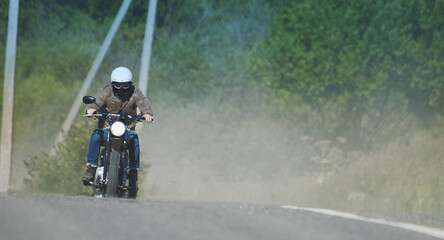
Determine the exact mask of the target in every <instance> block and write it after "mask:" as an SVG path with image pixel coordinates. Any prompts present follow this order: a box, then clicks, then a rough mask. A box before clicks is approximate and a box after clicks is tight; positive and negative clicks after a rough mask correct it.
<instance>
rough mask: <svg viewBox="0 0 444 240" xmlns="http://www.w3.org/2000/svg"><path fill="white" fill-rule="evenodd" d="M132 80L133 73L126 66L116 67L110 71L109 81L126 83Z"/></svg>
mask: <svg viewBox="0 0 444 240" xmlns="http://www.w3.org/2000/svg"><path fill="white" fill-rule="evenodd" d="M132 81H133V74H132V73H131V71H130V70H129V69H128V68H126V67H118V68H116V69H114V70H113V72H112V73H111V82H116V83H126V82H132Z"/></svg>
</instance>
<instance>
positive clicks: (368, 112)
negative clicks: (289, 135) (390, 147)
mask: <svg viewBox="0 0 444 240" xmlns="http://www.w3.org/2000/svg"><path fill="white" fill-rule="evenodd" d="M432 2H433V4H426V3H430V2H429V1H407V2H406V1H390V2H386V1H376V2H375V1H365V2H362V1H347V0H344V1H303V2H295V1H286V3H285V7H283V9H282V11H281V12H280V13H279V14H278V15H277V17H276V19H275V21H274V23H273V25H272V27H271V28H270V29H271V30H270V33H269V37H268V38H267V39H266V40H265V41H263V42H261V43H260V44H258V46H257V49H256V50H255V51H253V52H252V61H251V63H250V71H251V72H252V74H253V76H254V77H255V78H257V79H259V80H260V81H261V82H263V83H264V84H265V85H266V86H268V87H270V88H272V89H274V90H275V94H274V95H273V97H277V98H281V101H284V102H287V106H288V107H289V106H292V105H295V104H297V105H308V106H309V111H310V112H311V111H314V112H315V113H316V115H317V117H315V118H314V119H307V121H310V122H314V123H315V124H311V125H312V127H313V129H316V130H314V131H313V132H312V134H313V135H315V136H317V137H318V138H331V137H332V136H333V137H334V136H338V135H339V136H344V137H346V138H347V139H348V140H350V141H349V142H350V143H351V144H354V145H355V146H353V147H358V148H368V147H370V148H371V147H374V143H375V142H376V141H380V140H381V138H380V137H382V138H383V136H381V134H383V132H384V131H385V130H386V129H382V128H381V126H382V125H384V124H387V122H386V121H385V119H384V118H386V116H390V115H391V114H393V111H392V110H394V109H397V108H399V107H401V109H404V106H405V105H406V104H407V105H408V106H409V109H410V110H412V107H413V106H415V109H417V110H418V109H421V113H420V114H418V115H417V117H418V118H433V115H434V114H438V113H439V112H438V111H436V109H442V108H443V107H444V104H443V101H442V100H440V99H441V96H440V93H442V92H443V90H444V85H442V84H443V82H444V81H442V79H440V78H441V76H442V74H440V73H441V71H442V69H443V68H442V67H441V68H440V67H438V66H442V63H443V62H444V57H443V55H442V54H434V55H431V52H432V51H435V52H441V53H442V51H439V50H441V49H442V45H443V40H442V39H443V38H440V37H439V36H441V34H442V31H440V29H441V28H442V27H441V26H442V23H444V22H443V17H442V14H437V11H439V10H440V9H441V8H442V2H440V1H432ZM426 22H433V24H431V25H428V26H425V25H426V24H425V23H426ZM432 46H433V47H432ZM431 49H433V50H431ZM436 50H438V51H436ZM422 73H425V74H422ZM432 86H433V87H432ZM432 88H433V90H432ZM283 91H288V94H283V93H282V92H283ZM405 111H407V109H404V111H402V112H399V111H398V112H399V114H398V115H396V116H397V117H399V118H400V119H401V118H404V117H405V116H406V115H407V113H406V112H405ZM296 112H297V114H300V113H301V111H299V110H297V111H296ZM424 113H426V115H424ZM426 120H428V119H426ZM330 123H334V124H333V125H331V124H330ZM426 123H427V124H430V122H427V121H426ZM403 130H406V129H398V130H396V131H398V132H399V131H403ZM356 143H361V144H359V145H357V144H356Z"/></svg>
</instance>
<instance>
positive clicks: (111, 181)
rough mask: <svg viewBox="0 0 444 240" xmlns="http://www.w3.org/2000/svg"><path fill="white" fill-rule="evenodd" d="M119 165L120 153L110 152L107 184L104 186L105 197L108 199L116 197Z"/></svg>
mask: <svg viewBox="0 0 444 240" xmlns="http://www.w3.org/2000/svg"><path fill="white" fill-rule="evenodd" d="M119 163H120V153H119V152H117V151H113V152H111V155H110V158H109V171H108V184H107V186H106V195H107V196H108V197H118V195H117V188H118V186H119Z"/></svg>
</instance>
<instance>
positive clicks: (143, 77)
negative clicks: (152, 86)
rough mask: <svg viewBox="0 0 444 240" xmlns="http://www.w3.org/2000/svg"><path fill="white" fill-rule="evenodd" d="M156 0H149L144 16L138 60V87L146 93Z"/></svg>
mask: <svg viewBox="0 0 444 240" xmlns="http://www.w3.org/2000/svg"><path fill="white" fill-rule="evenodd" d="M156 8H157V0H150V2H149V6H148V15H147V17H146V26H145V39H144V40H143V50H142V59H141V62H140V75H139V88H140V90H141V91H142V92H143V94H144V95H146V93H147V91H148V81H149V69H150V59H151V49H152V46H153V35H154V23H155V20H156Z"/></svg>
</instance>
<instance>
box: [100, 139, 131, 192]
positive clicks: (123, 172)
mask: <svg viewBox="0 0 444 240" xmlns="http://www.w3.org/2000/svg"><path fill="white" fill-rule="evenodd" d="M104 145H105V147H104V149H103V150H102V152H101V153H100V167H103V176H102V178H101V182H98V184H99V185H102V186H103V185H104V184H106V183H107V182H108V180H107V173H108V166H109V161H110V156H111V133H110V131H107V134H106V136H105V144H104ZM128 147H129V133H128V131H127V132H126V133H125V139H124V141H123V142H122V151H121V154H120V170H119V183H120V186H121V187H122V188H123V189H126V187H127V186H126V185H125V183H126V180H127V179H128V171H129V156H128Z"/></svg>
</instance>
